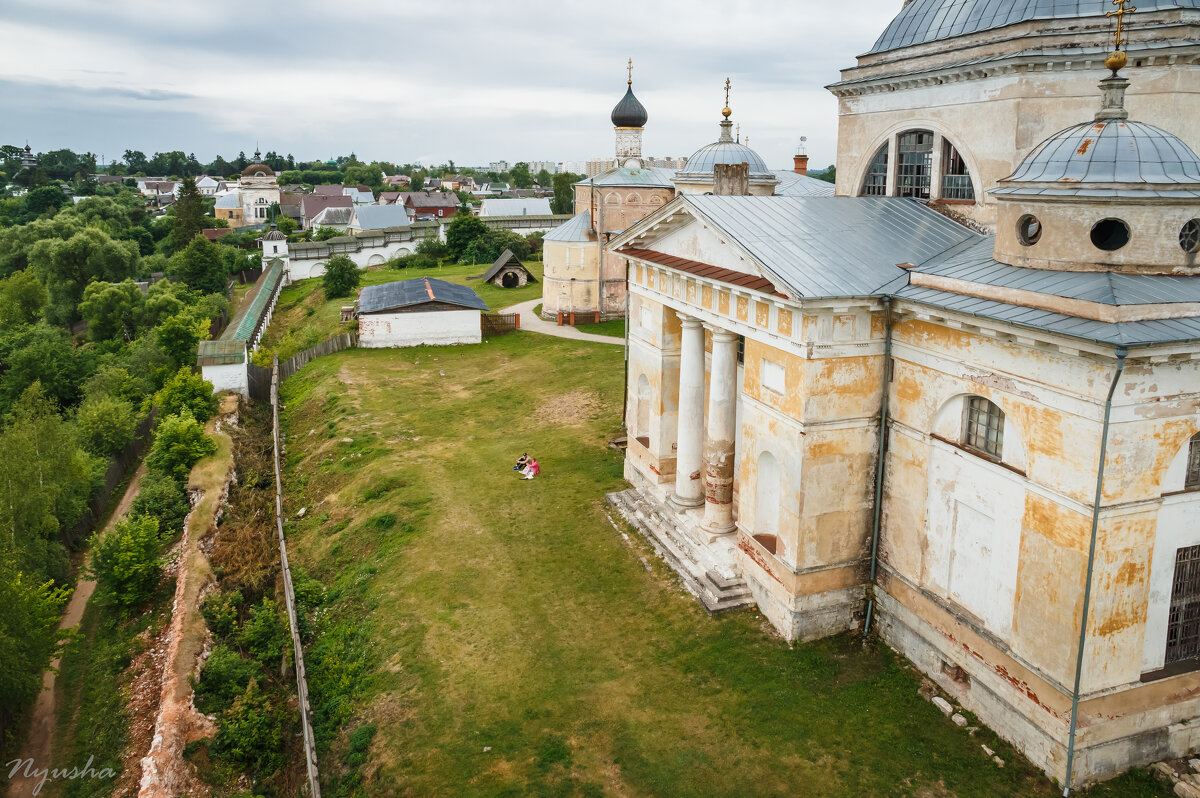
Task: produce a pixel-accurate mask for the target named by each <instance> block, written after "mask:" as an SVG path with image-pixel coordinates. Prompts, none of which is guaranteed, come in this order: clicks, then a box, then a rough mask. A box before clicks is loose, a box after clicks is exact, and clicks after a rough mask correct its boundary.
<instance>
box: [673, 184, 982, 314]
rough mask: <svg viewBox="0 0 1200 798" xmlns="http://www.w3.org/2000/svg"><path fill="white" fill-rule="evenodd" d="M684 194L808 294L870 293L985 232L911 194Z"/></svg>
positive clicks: (785, 282) (779, 278) (776, 275)
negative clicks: (911, 266) (909, 268)
mask: <svg viewBox="0 0 1200 798" xmlns="http://www.w3.org/2000/svg"><path fill="white" fill-rule="evenodd" d="M682 200H683V201H684V202H686V203H687V204H689V205H690V206H691V207H692V208H694V209H695V211H696V212H697V213H698V214H699V215H700V216H702V217H705V218H707V219H708V220H709V221H710V222H711V223H712V224H713V225H714V226H715V227H717V228H719V229H720V230H721V232H722V233H724V234H725V235H727V236H729V237H731V238H732V239H734V240H735V241H736V242H737V243H738V244H740V245H741V246H742V247H743V248H745V249H746V250H747V251H748V252H749V253H750V254H751V255H752V256H753V257H754V258H755V259H756V260H757V261H758V262H759V263H761V264H762V265H763V267H764V268H766V269H767V270H768V271H769V272H770V275H769V276H771V277H772V278H773V279H772V282H774V283H775V284H776V285H777V286H780V287H786V288H787V289H790V290H791V291H792V292H793V293H795V294H797V295H799V296H803V297H830V296H866V295H870V294H874V293H878V292H879V291H880V290H882V289H883V287H884V286H885V285H887V284H889V283H893V282H894V281H896V280H897V279H898V278H905V279H906V277H905V276H906V274H907V273H906V272H905V271H904V270H903V269H901V268H900V267H899V266H897V265H896V264H898V263H921V262H923V261H927V260H930V259H931V258H933V257H934V256H936V255H938V254H940V253H942V252H944V251H946V250H948V249H950V248H951V247H954V246H958V245H962V244H964V243H965V242H969V241H974V240H977V239H979V238H982V236H980V235H979V234H978V233H976V232H974V231H972V230H968V229H967V228H965V227H963V226H962V225H959V224H958V223H956V222H953V221H951V220H950V219H948V218H946V217H945V216H942V215H941V214H940V213H938V212H936V211H932V210H929V209H928V208H926V207H925V206H924V205H922V204H920V203H919V202H917V201H915V200H911V199H902V198H897V197H728V196H710V195H700V194H685V195H683V196H682Z"/></svg>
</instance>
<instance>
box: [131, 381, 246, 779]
mask: <svg viewBox="0 0 1200 798" xmlns="http://www.w3.org/2000/svg"><path fill="white" fill-rule="evenodd" d="M236 423H237V397H236V396H226V397H224V398H223V399H222V402H221V409H220V410H219V411H218V415H217V417H216V418H215V419H213V420H212V421H210V422H209V423H208V425H207V427H206V431H207V432H208V433H209V434H210V435H212V436H213V438H214V439H215V440H216V442H217V451H216V453H215V454H213V455H211V456H210V457H206V458H204V459H203V460H201V461H200V462H199V463H197V464H196V466H195V467H194V468H193V469H192V473H191V475H190V476H189V477H188V492H189V493H192V494H193V495H194V496H198V497H199V498H198V499H197V500H196V502H195V504H194V506H193V507H192V512H191V514H190V515H188V522H187V525H186V526H185V527H184V531H183V540H182V542H181V543H180V546H179V572H178V574H177V576H176V580H175V601H174V603H173V604H172V607H171V625H170V626H169V627H168V629H167V632H166V656H165V659H164V663H163V675H162V692H161V694H160V696H161V697H160V699H159V704H158V717H157V719H156V721H155V724H154V737H153V740H152V741H151V743H150V750H149V751H148V752H147V753H146V755H145V756H144V757H143V758H142V760H141V769H142V774H141V783H140V785H139V788H138V796H140V797H142V798H172V796H176V795H188V796H200V795H207V794H208V789H207V788H206V787H205V786H204V785H203V784H201V783H200V782H199V781H197V779H196V777H195V775H194V773H193V771H192V768H191V766H190V765H189V764H188V763H187V762H186V761H185V760H184V758H183V749H184V746H186V745H187V744H188V743H190V742H193V741H195V740H199V739H201V738H203V737H211V736H212V735H213V734H215V733H216V728H215V727H214V726H213V723H212V721H210V720H209V719H208V718H207V717H205V716H204V715H201V714H200V712H198V711H197V710H196V707H195V706H194V705H193V704H192V677H193V676H196V675H198V671H199V665H200V654H201V651H202V650H203V648H204V643H205V639H206V637H207V632H208V627H207V626H206V625H205V622H204V617H203V616H202V615H201V614H200V600H201V595H202V593H203V592H204V589H205V588H206V587H207V586H208V584H209V583H210V582H212V581H213V572H212V566H211V565H210V564H209V562H208V558H207V557H205V555H204V552H203V551H201V549H200V542H201V541H202V540H203V539H204V538H206V537H208V536H209V535H210V534H212V532H213V530H214V529H215V527H216V523H217V518H218V516H219V515H220V512H221V508H222V507H223V505H224V502H225V498H226V495H227V493H228V490H229V483H230V481H231V480H232V478H233V441H232V440H231V439H230V437H229V435H227V434H226V433H224V432H221V427H222V425H223V424H236Z"/></svg>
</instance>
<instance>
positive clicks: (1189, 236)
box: [1179, 219, 1200, 255]
mask: <svg viewBox="0 0 1200 798" xmlns="http://www.w3.org/2000/svg"><path fill="white" fill-rule="evenodd" d="M1179 246H1180V247H1181V248H1182V249H1183V251H1184V252H1186V253H1188V254H1189V255H1191V254H1194V253H1196V252H1200V219H1192V220H1191V221H1190V222H1188V223H1187V224H1185V225H1184V226H1183V229H1182V230H1180V231H1179Z"/></svg>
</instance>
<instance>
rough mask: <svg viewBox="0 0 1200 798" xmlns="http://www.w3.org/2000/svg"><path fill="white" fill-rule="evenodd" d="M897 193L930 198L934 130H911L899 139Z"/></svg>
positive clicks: (925, 198) (904, 195) (902, 195)
mask: <svg viewBox="0 0 1200 798" xmlns="http://www.w3.org/2000/svg"><path fill="white" fill-rule="evenodd" d="M897 149H898V150H899V157H898V158H897V165H898V169H897V174H896V183H897V186H896V193H897V194H898V195H900V196H901V197H916V198H917V199H924V200H927V199H929V181H930V178H931V176H932V173H933V132H932V131H929V130H910V131H908V132H907V133H903V134H901V136H900V138H899V140H898V141H897Z"/></svg>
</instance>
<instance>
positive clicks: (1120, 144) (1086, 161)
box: [992, 119, 1200, 196]
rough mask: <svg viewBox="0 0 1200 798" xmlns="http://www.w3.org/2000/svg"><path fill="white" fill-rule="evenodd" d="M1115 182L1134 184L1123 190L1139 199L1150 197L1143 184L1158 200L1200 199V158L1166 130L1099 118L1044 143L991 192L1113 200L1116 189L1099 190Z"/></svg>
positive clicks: (1063, 131)
mask: <svg viewBox="0 0 1200 798" xmlns="http://www.w3.org/2000/svg"><path fill="white" fill-rule="evenodd" d="M1110 183H1125V184H1133V185H1127V186H1125V187H1124V191H1125V192H1126V194H1132V195H1134V196H1145V192H1144V191H1142V190H1139V186H1143V185H1144V186H1146V188H1148V189H1151V190H1152V191H1153V192H1154V194H1155V195H1156V196H1163V195H1168V194H1169V195H1172V196H1173V195H1175V194H1176V192H1177V191H1180V192H1183V193H1184V194H1185V195H1187V196H1200V194H1198V193H1197V192H1200V158H1197V157H1196V153H1195V152H1193V151H1192V149H1191V148H1190V147H1189V146H1188V145H1187V144H1185V143H1184V142H1183V141H1182V140H1180V139H1179V137H1178V136H1175V135H1174V134H1172V133H1168V132H1167V131H1165V130H1163V129H1162V128H1158V127H1155V126H1154V125H1147V124H1145V123H1143V122H1135V121H1134V120H1132V119H1130V120H1123V119H1097V120H1094V121H1091V122H1084V123H1082V124H1079V125H1075V126H1074V127H1069V128H1067V129H1066V130H1061V131H1059V132H1058V133H1055V134H1054V135H1053V136H1051V137H1050V138H1048V139H1046V140H1045V141H1043V142H1042V143H1041V144H1039V145H1038V146H1037V147H1035V148H1034V149H1033V151H1032V152H1031V153H1029V155H1028V156H1026V158H1025V160H1024V161H1022V162H1021V165H1020V166H1018V167H1017V169H1016V171H1015V172H1013V173H1012V174H1011V175H1009V176H1008V177H1006V178H1004V179H1003V180H1001V181H1000V186H999V187H998V188H997V189H995V190H993V191H992V193H993V194H996V195H1024V194H1042V195H1046V194H1063V193H1066V194H1070V195H1073V196H1112V191H1113V190H1114V189H1111V188H1109V187H1106V186H1096V185H1094V184H1110ZM1024 184H1035V185H1024ZM1038 184H1056V185H1053V186H1051V185H1038ZM1057 184H1067V185H1066V186H1065V187H1064V186H1062V185H1057ZM1088 186H1091V188H1088Z"/></svg>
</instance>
